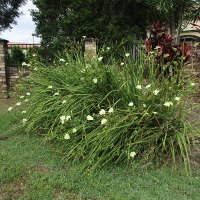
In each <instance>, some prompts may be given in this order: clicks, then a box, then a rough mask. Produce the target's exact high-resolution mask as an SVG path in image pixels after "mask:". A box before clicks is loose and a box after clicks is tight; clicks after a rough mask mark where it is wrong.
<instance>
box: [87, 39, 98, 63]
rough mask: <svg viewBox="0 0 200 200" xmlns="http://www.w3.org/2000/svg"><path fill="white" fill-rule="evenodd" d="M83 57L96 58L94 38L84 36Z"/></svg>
mask: <svg viewBox="0 0 200 200" xmlns="http://www.w3.org/2000/svg"><path fill="white" fill-rule="evenodd" d="M85 58H86V59H93V58H96V39H95V38H85Z"/></svg>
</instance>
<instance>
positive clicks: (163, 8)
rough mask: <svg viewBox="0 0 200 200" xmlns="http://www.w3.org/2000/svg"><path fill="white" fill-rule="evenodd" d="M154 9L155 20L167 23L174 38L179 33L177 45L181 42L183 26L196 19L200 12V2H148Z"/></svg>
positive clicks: (162, 0)
mask: <svg viewBox="0 0 200 200" xmlns="http://www.w3.org/2000/svg"><path fill="white" fill-rule="evenodd" d="M145 4H147V5H148V6H149V7H150V8H153V9H152V14H153V16H154V18H157V19H158V20H160V21H161V22H163V23H165V26H166V28H167V29H168V28H169V29H170V33H171V36H172V38H174V37H175V33H177V34H176V35H177V37H176V44H179V42H180V32H181V28H182V26H183V24H185V23H186V24H188V23H189V22H191V21H192V20H194V19H196V18H197V16H198V14H199V12H200V1H197V0H146V1H145Z"/></svg>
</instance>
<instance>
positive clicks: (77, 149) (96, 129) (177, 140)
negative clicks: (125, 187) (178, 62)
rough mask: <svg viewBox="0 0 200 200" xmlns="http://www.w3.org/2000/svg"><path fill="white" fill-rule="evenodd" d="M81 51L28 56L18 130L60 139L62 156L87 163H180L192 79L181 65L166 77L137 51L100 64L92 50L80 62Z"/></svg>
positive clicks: (186, 141)
mask: <svg viewBox="0 0 200 200" xmlns="http://www.w3.org/2000/svg"><path fill="white" fill-rule="evenodd" d="M81 52H82V51H81V50H80V51H78V50H77V49H76V51H73V50H72V51H70V50H66V51H64V52H63V54H57V58H59V59H56V60H55V62H54V65H51V66H46V65H44V64H43V63H42V62H40V61H38V60H36V59H35V60H32V62H31V65H32V67H33V69H34V70H33V72H32V73H31V76H30V79H29V80H26V81H25V82H24V84H23V87H22V88H23V91H24V87H26V91H27V92H28V93H27V94H28V96H27V99H28V101H27V100H26V102H24V103H23V104H25V106H27V110H26V111H27V114H26V115H27V116H26V117H25V118H26V119H25V120H24V121H23V122H24V123H23V127H24V129H25V130H26V132H28V133H31V134H42V135H44V137H45V139H46V141H51V142H55V143H57V144H61V146H62V147H59V148H60V150H59V151H61V153H62V155H63V156H64V158H65V159H67V160H68V159H70V160H71V159H72V160H81V159H83V160H85V161H86V163H87V166H90V167H91V168H93V167H94V168H95V167H100V166H103V165H104V164H107V163H113V164H118V163H128V164H131V163H132V164H135V165H136V163H140V162H142V163H148V162H150V161H154V162H155V163H158V164H162V163H167V162H169V161H171V160H173V161H174V162H175V159H176V157H179V158H182V159H183V160H184V162H185V165H186V168H187V166H188V164H189V155H188V152H189V149H190V143H191V141H192V139H194V138H195V134H194V133H193V127H192V126H191V125H190V123H189V122H188V121H187V120H186V118H185V116H186V114H187V109H188V104H187V96H188V95H191V91H195V90H194V88H195V86H194V84H191V82H190V80H189V79H188V78H185V77H184V78H183V76H182V70H181V69H180V70H178V71H177V73H176V74H174V75H173V76H172V75H170V76H169V77H167V78H166V76H163V73H164V72H162V73H161V74H160V75H158V69H159V66H157V65H155V58H154V57H153V56H152V55H149V56H146V55H144V54H143V53H141V55H140V60H139V61H138V62H136V63H133V62H132V58H131V57H130V55H129V54H125V53H124V60H123V62H124V65H122V66H120V64H119V63H115V61H114V60H113V63H112V64H109V65H107V64H103V62H102V57H101V55H100V53H99V55H98V57H97V58H96V59H93V60H90V61H86V60H85V58H84V55H82V53H81ZM39 60H40V59H39ZM155 66H157V67H155ZM164 77H165V78H164ZM29 93H30V96H29ZM58 146H60V145H58ZM136 160H137V162H136Z"/></svg>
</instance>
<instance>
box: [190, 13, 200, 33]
mask: <svg viewBox="0 0 200 200" xmlns="http://www.w3.org/2000/svg"><path fill="white" fill-rule="evenodd" d="M198 18H199V21H200V17H198ZM191 25H192V26H194V27H195V28H196V29H197V30H195V31H198V32H199V34H200V26H199V25H197V24H194V23H191Z"/></svg>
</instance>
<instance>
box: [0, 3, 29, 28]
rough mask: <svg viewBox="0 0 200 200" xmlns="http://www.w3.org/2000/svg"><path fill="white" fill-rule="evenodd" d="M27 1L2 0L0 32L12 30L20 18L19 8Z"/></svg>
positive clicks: (0, 4) (0, 6)
mask: <svg viewBox="0 0 200 200" xmlns="http://www.w3.org/2000/svg"><path fill="white" fill-rule="evenodd" d="M25 2H26V0H0V31H3V30H5V29H8V28H11V25H12V24H14V23H16V21H15V20H16V18H17V17H19V15H20V12H19V8H20V6H22V5H23V4H25Z"/></svg>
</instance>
